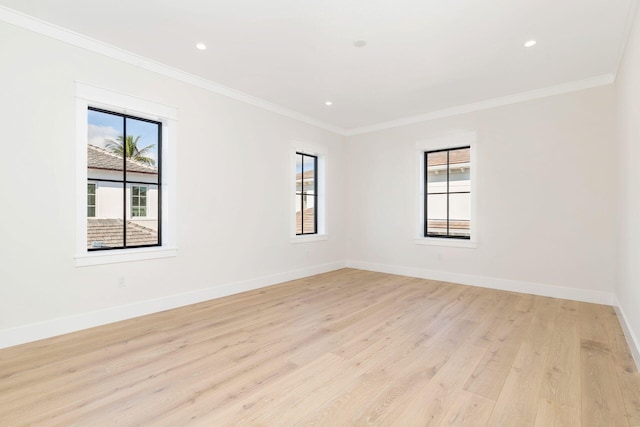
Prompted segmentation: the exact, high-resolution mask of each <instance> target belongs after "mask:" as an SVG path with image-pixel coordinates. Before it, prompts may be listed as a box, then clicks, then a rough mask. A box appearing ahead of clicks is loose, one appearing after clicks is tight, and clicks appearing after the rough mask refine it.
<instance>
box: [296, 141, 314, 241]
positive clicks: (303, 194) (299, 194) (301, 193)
mask: <svg viewBox="0 0 640 427" xmlns="http://www.w3.org/2000/svg"><path fill="white" fill-rule="evenodd" d="M296 155H297V156H302V162H301V170H300V180H301V186H300V191H298V189H297V188H296V198H297V197H300V231H301V232H300V233H298V230H296V236H310V235H314V234H318V156H316V155H314V154H308V153H304V152H301V151H296ZM305 157H309V158H312V159H313V194H308V193H307V192H306V191H305V190H304V172H305V169H304V163H305V162H304V158H305ZM296 175H297V174H296ZM309 196H311V197H313V199H314V200H313V229H314V231H313V232H311V233H305V231H304V211H305V209H304V203H303V202H304V200H305V198H306V197H309Z"/></svg>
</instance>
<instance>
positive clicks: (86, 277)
mask: <svg viewBox="0 0 640 427" xmlns="http://www.w3.org/2000/svg"><path fill="white" fill-rule="evenodd" d="M0 51H1V52H2V64H3V66H2V67H0V93H1V94H2V96H0V115H2V117H3V122H2V123H3V125H2V132H3V140H4V141H11V146H12V149H11V156H2V157H0V200H2V202H3V203H5V204H6V206H14V207H20V208H19V209H3V216H2V221H0V235H1V236H2V239H3V242H4V244H3V245H2V246H0V347H2V346H6V345H11V344H15V343H18V342H24V341H28V340H33V339H36V338H40V337H42V336H46V335H47V334H53V333H61V332H65V331H70V330H75V329H81V328H84V327H88V326H94V325H96V324H100V323H105V322H109V321H114V320H119V319H123V318H127V317H131V316H136V315H140V314H144V313H148V312H153V311H159V310H164V309H167V308H170V307H174V306H176V305H181V304H187V303H192V302H196V301H201V300H205V299H210V298H214V297H216V296H220V295H227V294H229V293H233V292H239V291H242V290H246V289H251V288H255V287H259V286H265V285H268V284H272V283H278V282H282V281H286V280H291V279H293V278H297V277H303V276H306V275H310V274H315V273H318V272H321V271H326V270H330V269H335V268H339V267H341V266H343V265H344V260H345V258H346V256H345V242H344V237H343V236H344V225H343V209H344V190H343V185H342V183H343V182H344V177H343V170H344V169H343V166H344V165H343V160H344V159H343V155H344V141H343V137H342V136H340V135H337V134H335V133H332V132H329V131H326V130H322V129H319V128H317V127H314V126H311V125H308V124H305V123H302V122H300V121H296V120H293V119H290V118H287V117H285V116H282V115H279V114H276V113H273V112H269V111H266V110H264V109H261V108H258V107H255V106H251V105H249V104H246V103H243V102H240V101H236V100H233V99H230V98H227V97H225V96H222V95H217V94H215V93H213V92H211V91H208V90H205V89H201V88H198V87H196V86H192V85H189V84H186V83H182V82H179V81H177V80H173V79H171V78H169V77H166V76H163V75H160V74H156V73H153V72H150V71H147V70H144V69H142V68H139V67H137V66H133V65H129V64H126V63H124V62H121V61H118V60H115V59H111V58H108V57H105V56H102V55H100V54H96V53H93V52H90V51H87V50H85V49H82V48H79V47H75V46H72V45H69V44H66V43H63V42H61V41H58V40H55V39H53V38H50V37H46V36H43V35H40V34H37V33H34V32H31V31H28V30H25V29H22V28H18V27H16V26H13V25H10V24H7V23H4V22H2V23H0ZM25 52H28V54H25ZM76 81H80V82H85V83H88V84H91V85H94V86H98V87H103V88H106V89H109V90H113V91H115V92H119V93H124V94H127V95H131V96H135V97H138V98H141V99H147V100H150V101H152V102H158V103H161V104H164V105H170V106H175V107H176V108H177V110H178V123H177V140H176V141H175V143H176V144H177V145H176V149H177V162H176V163H177V184H176V189H175V190H176V198H177V215H176V216H177V245H178V251H177V252H178V256H177V257H173V258H164V259H156V260H145V261H137V262H128V263H127V262H125V263H118V264H108V265H96V266H87V267H76V266H75V261H74V254H75V244H76V239H75V235H76V221H75V203H76V194H75V188H76V176H75V171H76V165H75V159H74V156H75V152H76V146H75V144H76V142H75V132H76V127H75V117H76V112H75V82H76ZM300 141H301V142H303V143H304V142H308V143H310V144H313V145H314V146H320V147H323V148H325V149H326V154H327V159H328V162H327V165H328V170H327V172H326V186H327V189H326V197H327V203H326V206H327V222H328V227H327V229H328V230H330V234H329V236H328V238H327V239H326V240H322V241H313V242H307V243H292V242H291V241H290V240H291V239H290V237H291V233H290V230H291V215H292V213H291V206H292V205H293V199H292V197H293V194H291V181H290V180H291V156H292V150H293V147H294V144H296V143H297V142H300ZM26 159H28V165H27V164H26V163H25V162H26ZM18 182H19V183H20V185H16V183H18ZM247 195H249V196H250V200H251V202H252V203H247ZM82 203H86V199H84V200H83V201H82ZM85 215H86V209H85ZM22 224H29V226H28V227H26V226H22Z"/></svg>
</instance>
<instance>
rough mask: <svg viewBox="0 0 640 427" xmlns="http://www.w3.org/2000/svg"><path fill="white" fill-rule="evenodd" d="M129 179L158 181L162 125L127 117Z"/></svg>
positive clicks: (155, 182)
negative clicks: (159, 138) (159, 137)
mask: <svg viewBox="0 0 640 427" xmlns="http://www.w3.org/2000/svg"><path fill="white" fill-rule="evenodd" d="M126 123H127V138H126V147H127V159H128V160H129V161H128V162H127V181H140V182H149V183H154V184H157V183H158V166H159V165H158V158H159V157H158V149H159V140H158V136H159V134H160V125H159V124H157V123H150V122H145V121H143V120H137V119H133V118H127V119H126Z"/></svg>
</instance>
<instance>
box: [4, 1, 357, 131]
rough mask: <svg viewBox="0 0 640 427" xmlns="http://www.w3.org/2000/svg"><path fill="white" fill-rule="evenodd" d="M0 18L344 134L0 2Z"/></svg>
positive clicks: (290, 111)
mask: <svg viewBox="0 0 640 427" xmlns="http://www.w3.org/2000/svg"><path fill="white" fill-rule="evenodd" d="M0 20H1V21H4V22H7V23H9V24H12V25H15V26H18V27H21V28H24V29H26V30H30V31H33V32H35V33H39V34H42V35H44V36H47V37H51V38H53V39H56V40H59V41H62V42H65V43H68V44H71V45H73V46H77V47H80V48H83V49H87V50H89V51H92V52H95V53H98V54H101V55H104V56H107V57H110V58H113V59H117V60H119V61H122V62H125V63H127V64H131V65H135V66H137V67H140V68H144V69H145V70H149V71H153V72H155V73H158V74H161V75H163V76H167V77H170V78H172V79H175V80H178V81H181V82H183V83H188V84H191V85H193V86H196V87H199V88H202V89H205V90H208V91H210V92H213V93H216V94H218V95H223V96H226V97H229V98H232V99H235V100H237V101H241V102H244V103H246V104H250V105H253V106H255V107H259V108H262V109H264V110H267V111H271V112H273V113H276V114H280V115H282V116H285V117H289V118H290V119H294V120H298V121H300V122H303V123H306V124H309V125H312V126H315V127H318V128H320V129H324V130H328V131H330V132H334V133H337V134H340V135H344V133H345V130H344V129H342V128H339V127H336V126H333V125H330V124H328V123H324V122H321V121H320V120H316V119H314V118H312V117H308V116H305V115H304V114H300V113H298V112H296V111H293V110H289V109H287V108H284V107H281V106H279V105H276V104H272V103H271V102H269V101H265V100H263V99H260V98H256V97H254V96H251V95H248V94H246V93H243V92H240V91H237V90H235V89H231V88H229V87H227V86H223V85H221V84H218V83H215V82H212V81H210V80H207V79H203V78H201V77H198V76H194V75H193V74H189V73H187V72H185V71H182V70H180V69H178V68H174V67H170V66H168V65H165V64H162V63H160V62H156V61H153V60H151V59H148V58H145V57H142V56H140V55H136V54H135V53H131V52H129V51H126V50H124V49H120V48H118V47H115V46H112V45H109V44H107V43H103V42H101V41H99V40H96V39H92V38H90V37H87V36H84V35H82V34H79V33H76V32H74V31H71V30H68V29H66V28H62V27H59V26H57V25H54V24H51V23H49V22H46V21H42V20H40V19H38V18H34V17H32V16H29V15H25V14H23V13H21V12H18V11H15V10H13V9H9V8H7V7H4V6H0Z"/></svg>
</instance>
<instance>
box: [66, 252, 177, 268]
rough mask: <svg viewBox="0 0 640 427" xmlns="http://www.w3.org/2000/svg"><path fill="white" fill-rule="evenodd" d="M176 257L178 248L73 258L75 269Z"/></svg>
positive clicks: (107, 253) (96, 253) (101, 253)
mask: <svg viewBox="0 0 640 427" xmlns="http://www.w3.org/2000/svg"><path fill="white" fill-rule="evenodd" d="M177 255H178V248H169V247H153V248H136V249H114V250H112V251H96V252H86V253H83V254H80V255H76V256H75V261H76V267H86V266H89V265H102V264H114V263H120V262H131V261H143V260H147V259H158V258H171V257H175V256H177Z"/></svg>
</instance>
